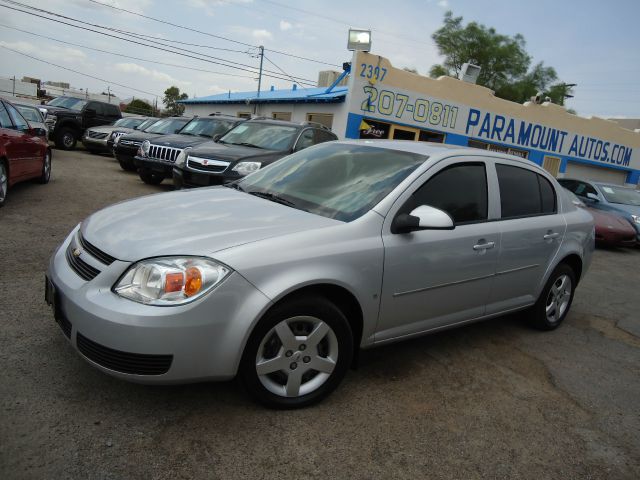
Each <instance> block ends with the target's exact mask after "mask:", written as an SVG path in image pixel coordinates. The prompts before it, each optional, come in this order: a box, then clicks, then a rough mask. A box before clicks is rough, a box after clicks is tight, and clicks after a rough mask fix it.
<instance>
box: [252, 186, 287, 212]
mask: <svg viewBox="0 0 640 480" xmlns="http://www.w3.org/2000/svg"><path fill="white" fill-rule="evenodd" d="M247 193H248V194H249V195H254V196H256V197H260V198H264V199H266V200H271V201H272V202H275V203H280V204H282V205H286V206H287V207H294V208H295V206H296V204H295V203H293V202H292V201H290V200H287V199H286V198H282V197H281V196H279V195H276V194H275V193H271V192H259V191H257V190H252V191H250V192H247Z"/></svg>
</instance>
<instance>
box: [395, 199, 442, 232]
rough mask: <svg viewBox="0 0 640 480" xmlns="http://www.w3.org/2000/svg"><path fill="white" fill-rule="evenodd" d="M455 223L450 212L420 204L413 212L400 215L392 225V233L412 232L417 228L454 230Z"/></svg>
mask: <svg viewBox="0 0 640 480" xmlns="http://www.w3.org/2000/svg"><path fill="white" fill-rule="evenodd" d="M454 228H455V224H454V223H453V220H452V219H451V217H450V216H449V214H448V213H446V212H444V211H442V210H440V209H438V208H435V207H430V206H429V205H420V206H419V207H417V208H415V209H413V210H412V211H411V213H409V214H407V213H402V214H400V215H398V216H397V217H396V218H395V219H394V221H393V224H392V225H391V231H392V233H410V232H414V231H416V230H453V229H454Z"/></svg>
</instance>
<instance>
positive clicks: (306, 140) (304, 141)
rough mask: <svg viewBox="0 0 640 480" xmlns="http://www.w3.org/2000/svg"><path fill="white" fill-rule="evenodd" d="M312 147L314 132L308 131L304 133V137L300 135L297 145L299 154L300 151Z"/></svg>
mask: <svg viewBox="0 0 640 480" xmlns="http://www.w3.org/2000/svg"><path fill="white" fill-rule="evenodd" d="M311 145H313V130H312V129H308V130H305V131H304V132H302V135H300V138H299V139H298V142H297V143H296V148H295V150H296V152H297V151H298V150H302V149H303V148H307V147H310V146H311Z"/></svg>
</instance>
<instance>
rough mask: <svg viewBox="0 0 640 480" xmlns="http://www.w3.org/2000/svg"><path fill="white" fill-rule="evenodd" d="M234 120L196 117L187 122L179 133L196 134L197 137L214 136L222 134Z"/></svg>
mask: <svg viewBox="0 0 640 480" xmlns="http://www.w3.org/2000/svg"><path fill="white" fill-rule="evenodd" d="M233 124H234V121H230V120H221V119H217V118H215V119H214V118H194V119H193V120H191V121H190V122H189V123H187V124H186V125H185V126H184V127H182V130H180V131H179V132H178V133H179V134H180V135H194V136H197V137H207V138H212V137H213V136H214V135H221V134H223V133H225V132H226V131H227V130H229V129H230V128H231V126H232V125H233Z"/></svg>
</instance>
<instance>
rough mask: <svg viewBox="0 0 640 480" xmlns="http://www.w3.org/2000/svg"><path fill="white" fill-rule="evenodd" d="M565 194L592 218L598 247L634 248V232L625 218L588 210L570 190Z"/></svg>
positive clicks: (601, 211)
mask: <svg viewBox="0 0 640 480" xmlns="http://www.w3.org/2000/svg"><path fill="white" fill-rule="evenodd" d="M565 190H566V189H565ZM567 194H568V195H569V196H570V197H571V201H572V202H573V204H574V205H576V206H578V207H581V208H584V209H585V210H587V211H588V212H589V213H590V214H591V215H592V216H593V223H594V226H595V228H596V243H597V244H598V245H606V246H610V247H634V246H635V245H636V230H635V228H633V226H632V225H631V224H630V223H629V222H628V221H627V219H626V218H624V217H621V216H619V215H616V214H614V213H610V212H605V211H604V210H597V209H595V208H589V207H587V206H586V205H585V204H584V202H582V200H580V199H579V198H578V197H577V196H576V195H574V194H573V193H572V192H571V191H570V190H567Z"/></svg>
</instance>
